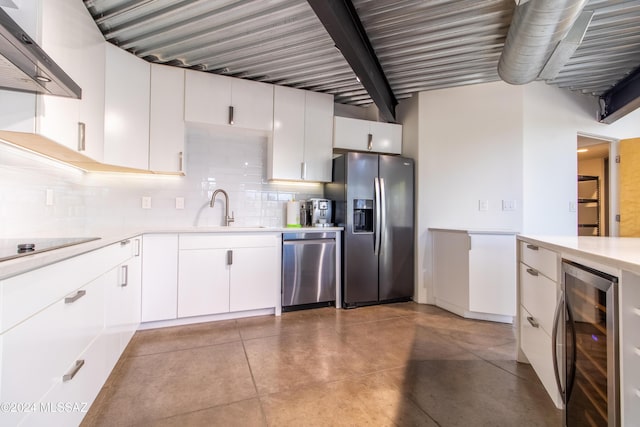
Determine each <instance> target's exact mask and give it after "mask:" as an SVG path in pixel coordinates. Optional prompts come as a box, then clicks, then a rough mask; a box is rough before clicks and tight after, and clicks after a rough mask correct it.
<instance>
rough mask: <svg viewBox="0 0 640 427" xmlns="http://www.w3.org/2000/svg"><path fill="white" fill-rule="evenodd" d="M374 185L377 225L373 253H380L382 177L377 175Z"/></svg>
mask: <svg viewBox="0 0 640 427" xmlns="http://www.w3.org/2000/svg"><path fill="white" fill-rule="evenodd" d="M373 187H374V189H375V202H374V209H375V210H376V226H375V230H374V233H373V253H374V255H378V254H379V253H380V226H381V221H382V212H381V207H382V206H381V203H380V179H379V178H378V177H375V178H374V179H373Z"/></svg>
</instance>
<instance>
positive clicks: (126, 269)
mask: <svg viewBox="0 0 640 427" xmlns="http://www.w3.org/2000/svg"><path fill="white" fill-rule="evenodd" d="M128 284H129V266H128V265H123V266H122V282H120V286H122V287H123V288H124V287H125V286H127V285H128Z"/></svg>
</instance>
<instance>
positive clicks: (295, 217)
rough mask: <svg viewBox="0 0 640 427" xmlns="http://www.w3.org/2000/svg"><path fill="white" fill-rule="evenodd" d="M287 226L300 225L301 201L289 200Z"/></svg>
mask: <svg viewBox="0 0 640 427" xmlns="http://www.w3.org/2000/svg"><path fill="white" fill-rule="evenodd" d="M287 227H300V202H296V201H292V202H287Z"/></svg>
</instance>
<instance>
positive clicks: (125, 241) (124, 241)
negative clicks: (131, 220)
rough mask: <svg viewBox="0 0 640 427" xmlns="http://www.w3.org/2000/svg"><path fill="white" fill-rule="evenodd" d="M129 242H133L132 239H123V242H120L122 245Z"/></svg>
mask: <svg viewBox="0 0 640 427" xmlns="http://www.w3.org/2000/svg"><path fill="white" fill-rule="evenodd" d="M129 243H131V240H130V239H127V240H123V241H122V242H120V246H127V245H128V244H129Z"/></svg>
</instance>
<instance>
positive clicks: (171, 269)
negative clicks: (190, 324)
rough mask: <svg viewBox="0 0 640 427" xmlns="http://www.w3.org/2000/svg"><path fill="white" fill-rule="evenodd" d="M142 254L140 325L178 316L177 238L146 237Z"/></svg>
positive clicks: (174, 235) (173, 236) (173, 235)
mask: <svg viewBox="0 0 640 427" xmlns="http://www.w3.org/2000/svg"><path fill="white" fill-rule="evenodd" d="M143 246H144V251H143V253H142V314H141V320H142V322H153V321H157V320H168V319H176V318H177V316H178V312H177V309H178V235H177V234H145V235H144V237H143Z"/></svg>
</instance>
